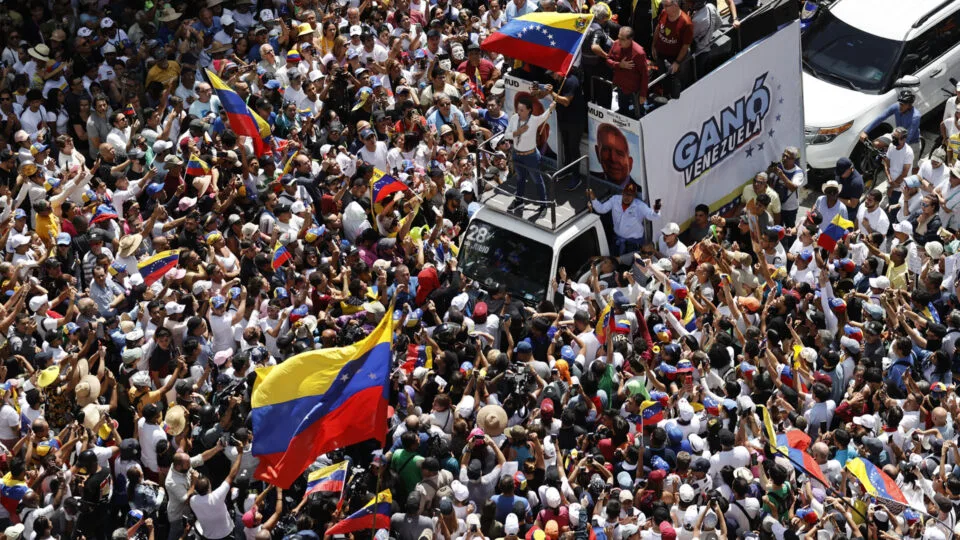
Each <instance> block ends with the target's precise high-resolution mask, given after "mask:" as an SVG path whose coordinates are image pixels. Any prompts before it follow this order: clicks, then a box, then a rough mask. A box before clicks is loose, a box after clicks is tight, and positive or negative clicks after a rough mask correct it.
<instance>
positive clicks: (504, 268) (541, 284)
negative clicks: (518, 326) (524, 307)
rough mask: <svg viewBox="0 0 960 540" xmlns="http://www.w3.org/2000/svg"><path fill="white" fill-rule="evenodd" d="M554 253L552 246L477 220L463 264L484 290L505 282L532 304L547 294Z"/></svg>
mask: <svg viewBox="0 0 960 540" xmlns="http://www.w3.org/2000/svg"><path fill="white" fill-rule="evenodd" d="M552 255H553V254H552V249H551V248H550V246H547V245H544V244H540V243H538V242H533V241H531V240H529V239H527V238H525V237H523V236H520V235H519V234H517V233H514V232H511V231H508V230H505V229H503V228H500V227H498V226H496V225H492V224H490V223H487V222H484V221H480V220H476V219H475V220H473V221H472V222H471V223H470V226H469V227H467V232H466V234H465V235H464V238H463V246H462V247H461V248H460V261H461V262H460V266H461V269H462V270H463V273H464V274H466V276H467V277H469V278H470V279H472V280H474V281H476V282H478V283H479V284H480V286H481V287H483V288H484V289H487V290H490V289H491V288H493V287H496V286H497V285H498V284H500V283H503V284H504V285H506V287H507V291H508V292H509V293H510V294H511V295H512V296H513V297H514V298H516V299H519V300H523V301H524V302H526V303H528V304H533V303H536V302H538V301H540V300H542V299H543V297H544V296H545V295H546V294H547V280H548V277H549V274H550V264H551V260H552V258H553V256H552Z"/></svg>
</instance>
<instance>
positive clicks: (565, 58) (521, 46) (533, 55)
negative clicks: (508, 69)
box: [482, 34, 573, 73]
mask: <svg viewBox="0 0 960 540" xmlns="http://www.w3.org/2000/svg"><path fill="white" fill-rule="evenodd" d="M482 48H483V50H485V51H493V52H498V53H500V54H503V55H506V56H509V57H510V58H515V59H517V60H522V61H524V62H528V63H530V64H534V65H537V66H540V67H542V68H544V69H549V70H550V71H556V72H559V73H566V72H567V70H569V69H570V64H571V63H573V55H572V54H570V53H568V52H567V51H564V50H562V49H554V48H553V47H544V46H543V45H537V44H536V43H530V42H529V41H523V40H522V39H516V38H513V37H510V36H507V35H504V34H492V35H491V36H490V37H488V38H487V39H485V40H484V41H483V47H482Z"/></svg>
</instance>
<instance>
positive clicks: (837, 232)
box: [817, 214, 854, 251]
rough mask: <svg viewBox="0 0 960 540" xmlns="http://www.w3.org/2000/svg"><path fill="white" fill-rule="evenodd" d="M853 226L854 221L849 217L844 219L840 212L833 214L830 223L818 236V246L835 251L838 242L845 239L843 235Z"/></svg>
mask: <svg viewBox="0 0 960 540" xmlns="http://www.w3.org/2000/svg"><path fill="white" fill-rule="evenodd" d="M853 227H854V225H853V222H852V221H850V220H849V219H844V218H843V216H841V215H840V214H837V215H835V216H833V219H832V220H831V221H830V223H828V224H827V226H826V227H825V228H824V229H823V231H821V232H820V236H818V237H817V246H819V247H822V248H824V249H826V250H827V251H833V248H835V247H837V242H839V241H840V240H843V237H845V236H846V235H847V231H848V230H850V229H853Z"/></svg>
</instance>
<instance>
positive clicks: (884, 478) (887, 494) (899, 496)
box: [817, 458, 907, 505]
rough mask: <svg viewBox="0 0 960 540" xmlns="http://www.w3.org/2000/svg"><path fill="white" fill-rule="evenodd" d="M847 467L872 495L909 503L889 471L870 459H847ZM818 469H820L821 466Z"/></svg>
mask: <svg viewBox="0 0 960 540" xmlns="http://www.w3.org/2000/svg"><path fill="white" fill-rule="evenodd" d="M846 469H847V470H848V471H850V472H851V473H853V475H854V476H856V477H857V480H859V481H860V483H861V484H863V489H865V490H866V491H867V493H869V494H870V495H873V496H874V497H877V498H880V499H885V500H886V501H895V502H898V503H901V504H904V505H906V504H907V498H906V497H904V495H903V492H902V491H900V487H899V486H897V483H896V482H895V481H894V480H893V478H890V477H889V476H888V475H887V473H885V472H883V471H882V470H880V468H879V467H877V466H876V465H874V464H873V463H871V462H870V461H867V460H865V459H863V458H854V459H851V460H850V461H847V465H846ZM817 470H818V471H819V470H820V469H819V467H818V468H817Z"/></svg>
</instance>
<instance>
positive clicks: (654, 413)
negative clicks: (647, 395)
mask: <svg viewBox="0 0 960 540" xmlns="http://www.w3.org/2000/svg"><path fill="white" fill-rule="evenodd" d="M640 416H642V417H643V425H645V426H652V425H654V424H657V423H658V422H660V421H661V420H663V405H662V404H661V403H660V402H659V401H653V400H650V401H644V402H643V403H641V404H640Z"/></svg>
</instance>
